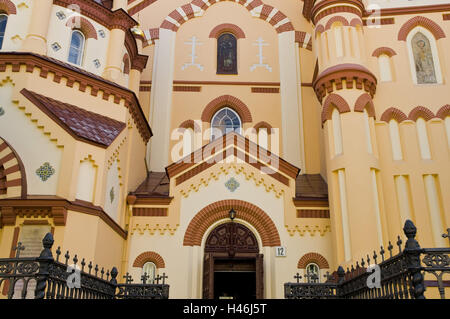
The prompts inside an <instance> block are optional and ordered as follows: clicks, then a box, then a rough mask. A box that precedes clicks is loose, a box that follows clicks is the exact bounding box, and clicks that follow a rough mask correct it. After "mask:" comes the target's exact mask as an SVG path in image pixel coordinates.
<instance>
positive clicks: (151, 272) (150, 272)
mask: <svg viewBox="0 0 450 319" xmlns="http://www.w3.org/2000/svg"><path fill="white" fill-rule="evenodd" d="M144 274H145V275H147V283H153V281H154V280H155V278H156V265H155V264H154V263H152V262H150V261H148V262H146V263H145V264H144V266H142V275H144Z"/></svg>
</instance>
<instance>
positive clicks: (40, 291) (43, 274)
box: [34, 233, 54, 299]
mask: <svg viewBox="0 0 450 319" xmlns="http://www.w3.org/2000/svg"><path fill="white" fill-rule="evenodd" d="M53 243H54V239H53V235H52V234H51V233H47V235H45V237H44V239H43V240H42V244H43V246H44V249H43V250H42V252H41V254H40V255H39V257H38V259H37V261H38V262H39V272H38V274H37V275H38V279H37V283H36V291H35V297H34V298H35V299H44V298H45V288H46V287H47V280H48V277H49V268H50V264H51V263H53V261H54V259H53V255H52V250H51V249H52V246H53Z"/></svg>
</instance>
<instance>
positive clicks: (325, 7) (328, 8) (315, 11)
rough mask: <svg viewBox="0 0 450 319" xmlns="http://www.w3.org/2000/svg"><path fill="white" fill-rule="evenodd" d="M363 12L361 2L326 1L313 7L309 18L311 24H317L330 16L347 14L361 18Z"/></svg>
mask: <svg viewBox="0 0 450 319" xmlns="http://www.w3.org/2000/svg"><path fill="white" fill-rule="evenodd" d="M364 11H365V10H364V4H363V3H362V1H361V0H327V1H321V2H319V3H317V4H316V5H314V6H313V8H312V9H311V14H310V17H311V20H312V21H313V23H314V24H317V22H318V21H319V20H321V19H323V18H324V17H326V16H328V15H330V14H334V13H339V12H348V13H353V14H356V15H357V16H359V17H362V15H363V12H364Z"/></svg>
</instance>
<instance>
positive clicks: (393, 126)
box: [389, 119, 403, 161]
mask: <svg viewBox="0 0 450 319" xmlns="http://www.w3.org/2000/svg"><path fill="white" fill-rule="evenodd" d="M389 134H390V136H391V147H392V156H393V158H394V160H395V161H401V160H402V159H403V152H402V143H401V140H400V130H399V127H398V122H397V121H396V120H394V119H392V120H390V121H389Z"/></svg>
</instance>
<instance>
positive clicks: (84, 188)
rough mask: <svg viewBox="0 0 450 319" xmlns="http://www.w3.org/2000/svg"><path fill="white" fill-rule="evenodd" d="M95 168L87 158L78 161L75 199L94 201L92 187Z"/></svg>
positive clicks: (93, 185)
mask: <svg viewBox="0 0 450 319" xmlns="http://www.w3.org/2000/svg"><path fill="white" fill-rule="evenodd" d="M96 175H97V169H96V168H95V167H94V165H93V162H92V161H90V160H89V159H86V160H84V161H83V162H81V163H80V168H79V172H78V183H77V194H76V196H75V198H76V199H81V200H84V201H87V202H93V201H94V189H95V180H96Z"/></svg>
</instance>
